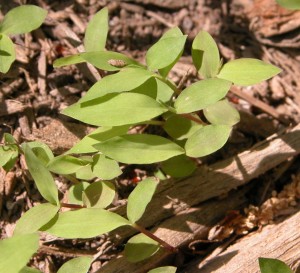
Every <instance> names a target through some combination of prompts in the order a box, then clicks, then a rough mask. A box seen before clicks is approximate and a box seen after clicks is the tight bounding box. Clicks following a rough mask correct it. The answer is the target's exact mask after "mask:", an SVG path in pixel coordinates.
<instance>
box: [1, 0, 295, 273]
mask: <svg viewBox="0 0 300 273" xmlns="http://www.w3.org/2000/svg"><path fill="white" fill-rule="evenodd" d="M20 2H22V3H27V4H35V5H38V6H40V7H42V8H45V9H47V10H48V16H47V19H46V21H45V23H44V24H43V25H42V27H41V28H39V29H38V30H35V31H33V32H32V33H30V34H25V35H18V36H14V37H13V41H14V42H15V44H16V45H17V46H16V52H17V59H16V61H15V63H14V64H13V65H12V67H11V69H10V70H9V72H8V73H7V74H1V73H0V139H1V138H2V136H3V134H4V133H5V132H8V133H12V134H13V135H14V137H15V138H16V139H17V140H18V141H20V142H22V141H31V140H39V141H42V142H45V143H46V144H47V145H49V146H50V148H51V149H52V150H53V152H54V153H55V154H56V155H58V154H61V153H63V152H65V151H67V150H68V149H70V148H71V147H72V146H73V144H75V143H76V142H78V141H79V140H80V139H81V138H82V137H84V136H85V135H86V134H87V133H88V132H90V131H91V130H92V128H91V127H89V126H86V125H84V124H81V123H79V122H76V121H74V120H71V119H70V118H68V117H66V116H63V115H61V114H60V111H61V110H62V109H64V108H66V107H67V106H69V105H71V104H72V103H74V102H76V101H78V100H79V99H80V98H81V97H82V96H83V95H84V94H85V92H86V91H87V90H88V89H89V88H90V87H91V86H92V85H93V84H94V83H95V82H96V81H97V80H98V79H100V75H99V71H97V70H96V69H94V68H92V67H90V66H87V65H85V64H83V65H76V66H75V65H72V66H68V67H62V68H56V69H54V68H53V66H52V64H53V61H54V60H55V59H57V58H59V57H62V56H67V55H70V54H74V53H77V52H78V51H81V50H82V41H83V37H84V31H85V28H86V25H87V22H88V21H89V19H90V18H91V17H92V16H93V14H95V12H97V11H98V10H100V9H101V8H103V7H105V6H106V7H108V9H109V18H110V21H109V25H110V32H109V37H108V43H107V49H109V50H113V51H117V52H122V53H124V54H126V55H128V56H131V57H133V58H136V59H138V60H139V61H141V62H143V63H144V62H145V60H144V57H145V54H146V50H147V49H148V48H149V47H150V46H151V45H152V44H153V43H154V42H155V41H157V40H158V39H159V38H160V37H161V35H162V34H163V33H164V32H165V31H166V30H167V29H169V28H171V27H173V26H179V27H180V29H181V30H182V31H183V32H184V33H185V34H188V41H187V45H186V48H185V51H184V53H183V56H182V58H181V59H180V60H179V62H178V64H176V66H175V67H174V69H173V70H172V71H171V73H170V78H171V79H172V80H173V81H174V82H175V83H176V84H179V83H180V81H181V79H182V78H185V79H186V81H185V85H189V84H190V83H192V82H194V81H195V79H196V77H197V75H196V72H195V70H194V69H193V68H192V59H191V54H190V48H191V44H192V41H193V39H194V37H195V36H196V34H197V33H198V32H199V31H200V30H202V29H203V30H206V31H208V32H209V33H210V34H211V35H212V36H213V37H214V38H215V40H216V41H217V44H218V46H219V49H220V53H221V56H222V58H223V59H224V62H226V61H228V60H231V59H236V58H241V57H249V58H258V59H261V60H264V61H266V62H269V63H272V64H274V65H276V66H278V67H280V68H281V69H282V72H281V73H280V74H279V75H278V76H276V77H274V78H272V79H271V80H269V81H266V82H263V83H261V84H257V85H254V86H252V87H234V88H232V89H231V92H229V94H228V99H229V100H230V101H231V102H232V103H233V104H234V105H235V106H236V108H237V109H238V110H239V111H240V114H241V122H240V123H239V124H238V125H237V126H235V128H234V131H233V133H232V135H231V137H230V139H229V141H228V143H227V144H226V145H225V147H223V148H222V149H221V150H220V151H218V152H217V153H215V154H214V155H212V156H209V157H206V158H204V159H202V161H201V164H208V165H210V164H213V163H214V164H215V163H218V162H220V161H222V160H226V159H227V158H229V157H230V156H234V155H236V154H238V153H241V152H243V151H248V150H251V149H252V147H253V146H254V145H255V144H256V143H258V142H259V141H264V140H266V139H267V138H268V137H269V136H271V135H272V134H275V133H277V132H280V131H282V130H285V129H286V128H289V127H293V126H295V125H296V124H298V123H299V121H300V81H299V78H300V51H299V47H300V31H299V30H300V11H287V10H285V9H283V8H281V7H279V6H278V5H277V4H276V2H275V0H226V1H213V0H173V1H171V0H168V1H167V0H166V1H160V0H128V1H108V0H101V1H100V0H98V1H96V0H77V1H72V0H66V1H56V0H48V1H47V0H32V1H31V0H28V1H26V0H24V1H21V0H20V1H17V0H16V1H10V0H0V7H1V12H0V20H1V19H2V17H3V15H4V14H5V13H6V12H7V11H8V10H10V9H11V8H13V7H15V6H18V5H19V4H20ZM298 152H300V151H298ZM295 154H297V153H295ZM267 156H268V155H266V157H267ZM253 164H255V162H253ZM298 166H299V157H297V156H296V155H293V156H290V157H289V158H288V160H286V161H285V162H283V163H281V164H279V165H278V166H277V167H276V168H274V167H272V168H271V169H269V170H268V171H267V172H265V173H264V174H260V176H257V177H255V178H253V179H251V181H250V182H251V186H249V185H248V186H247V188H246V200H245V201H243V206H242V207H241V206H240V204H239V207H237V208H236V209H237V210H239V211H240V213H241V214H243V215H242V216H241V217H242V218H243V219H244V220H243V221H246V220H245V219H248V218H247V217H249V211H250V212H251V211H252V213H254V212H253V209H252V208H253V206H258V207H259V206H261V205H262V204H265V205H264V206H267V205H266V204H268V203H264V202H269V201H267V200H270V198H275V197H276V198H277V197H278V196H279V195H278V192H280V191H282V189H283V188H284V187H285V185H287V184H290V183H294V184H291V185H293V186H291V187H292V189H291V190H290V191H292V192H293V191H296V190H295V187H296V189H297V187H298V188H299V186H297V185H298V184H297V183H299V181H298V180H297V179H296V178H295V177H298V171H299V167H298ZM124 168H125V169H124V170H125V171H124V174H123V175H122V176H121V177H120V178H119V179H118V181H117V184H118V185H119V188H120V195H119V200H117V201H116V204H117V205H120V204H123V203H125V202H126V197H127V196H128V193H129V192H130V191H131V190H132V188H133V187H134V186H135V184H136V183H137V182H138V181H139V179H141V178H143V177H145V176H147V175H151V173H152V171H153V168H152V167H151V168H149V167H144V166H124ZM292 177H293V178H292ZM299 180H300V179H299ZM295 181H296V182H295ZM297 181H298V182H297ZM56 182H57V184H58V186H59V189H60V191H61V192H62V194H64V193H65V192H66V191H67V189H68V187H69V186H70V183H69V182H68V181H66V180H64V179H62V178H60V177H58V178H57V181H56ZM295 185H296V186H295ZM293 187H294V188H293ZM220 195H221V194H220ZM281 196H283V197H282V198H288V197H290V195H288V197H286V195H284V194H282V195H281ZM219 197H222V196H219ZM299 197H300V192H299V194H298V195H297V194H295V195H293V198H292V199H293V201H294V203H293V204H292V205H291V206H292V207H294V208H296V209H294V210H290V214H295V213H296V211H297V208H299V206H298V205H299ZM278 198H279V197H278ZM279 199H280V198H279ZM289 200H290V199H289ZM290 201H291V200H290ZM40 202H43V199H42V197H41V196H40V194H39V193H38V191H37V190H36V188H35V187H34V185H33V182H32V180H31V179H30V177H29V175H28V172H27V171H26V166H25V165H24V159H22V158H21V159H20V161H19V162H17V164H16V167H15V168H14V169H13V170H12V171H10V172H8V173H5V172H4V170H1V172H0V216H1V218H0V238H6V237H10V236H11V235H12V234H13V229H14V226H15V222H16V220H17V219H19V218H20V216H21V215H22V213H23V212H25V211H26V210H28V209H29V208H31V207H32V206H33V205H36V204H38V203H40ZM250 204H251V205H252V206H250V207H249V205H250ZM194 205H197V204H194ZM194 205H193V206H194ZM262 207H263V206H262ZM244 209H246V212H247V213H244ZM250 214H251V213H250ZM254 214H255V213H254ZM226 215H227V214H226V212H225V213H223V212H222V214H221V219H222V218H224V219H227V218H226V217H227V216H226ZM277 216H282V215H281V214H280V213H279V214H278V215H276V214H274V217H271V218H268V217H267V219H265V218H264V220H266V221H265V222H259V223H256V226H255V227H252V228H251V229H250V228H249V230H247V232H246V233H248V232H250V230H252V229H257V228H260V227H262V226H263V225H267V224H268V223H270V222H272V221H275V220H276V217H277ZM239 219H241V218H239ZM243 223H244V222H243ZM152 225H153V223H152ZM239 228H240V227H239ZM229 233H230V232H229ZM231 234H232V233H230V234H229V235H228V236H230V235H231ZM223 239H224V238H222V240H223ZM219 241H220V240H219ZM42 242H43V246H42V247H41V249H40V251H39V253H38V254H37V255H36V256H35V257H34V258H33V259H32V261H31V265H32V266H35V267H36V268H39V269H40V270H42V271H43V272H45V273H52V272H57V270H58V268H59V267H60V266H61V265H62V264H63V263H64V262H65V261H67V260H68V259H70V258H72V257H77V256H82V255H95V257H96V259H95V261H94V263H93V265H92V267H91V270H90V272H96V271H97V270H99V269H101V268H102V267H103V266H104V265H105V264H106V263H109V262H110V261H111V260H113V259H114V258H115V257H116V256H117V255H119V253H120V252H121V251H122V249H123V246H122V243H118V244H116V243H114V240H113V239H112V237H111V236H109V235H104V236H100V237H99V238H96V239H90V240H59V239H57V238H50V237H49V236H43V237H42ZM233 243H234V240H232V242H231V244H233ZM191 245H192V246H193V247H194V248H195V245H197V242H196V241H195V242H194V244H191ZM209 251H210V252H211V251H212V249H211V248H209V249H208V252H206V253H205V254H209V253H210V252H209ZM193 255H195V256H192V257H191V256H190V254H189V255H187V257H185V258H183V260H184V262H183V263H182V264H186V263H188V262H191V261H192V260H193V258H195V257H197V251H196V252H195V253H194V254H193ZM201 255H203V253H202V252H201ZM182 264H181V265H182ZM199 272H200V271H199Z"/></svg>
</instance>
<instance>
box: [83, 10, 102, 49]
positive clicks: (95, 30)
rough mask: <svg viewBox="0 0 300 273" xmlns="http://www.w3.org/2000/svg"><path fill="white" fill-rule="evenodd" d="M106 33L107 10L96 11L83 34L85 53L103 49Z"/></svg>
mask: <svg viewBox="0 0 300 273" xmlns="http://www.w3.org/2000/svg"><path fill="white" fill-rule="evenodd" d="M107 33H108V9H107V8H103V9H101V10H100V11H98V12H97V13H96V14H95V15H94V16H93V18H92V19H91V20H90V21H89V23H88V25H87V28H86V30H85V34H84V48H85V51H86V52H89V51H99V50H103V49H104V48H105V44H106V39H107Z"/></svg>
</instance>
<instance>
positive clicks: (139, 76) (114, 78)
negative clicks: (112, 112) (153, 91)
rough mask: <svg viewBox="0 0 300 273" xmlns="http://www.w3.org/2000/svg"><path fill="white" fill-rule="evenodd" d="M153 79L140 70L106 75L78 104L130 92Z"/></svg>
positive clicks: (149, 74)
mask: <svg viewBox="0 0 300 273" xmlns="http://www.w3.org/2000/svg"><path fill="white" fill-rule="evenodd" d="M151 77H153V73H152V72H150V71H148V70H145V69H142V68H138V67H135V68H132V67H128V68H125V69H123V70H122V71H120V72H118V73H116V74H112V75H108V76H106V77H104V78H103V79H101V80H100V81H98V82H96V83H95V84H94V85H93V86H92V87H91V88H90V89H89V90H88V92H87V93H86V95H85V96H84V97H83V98H82V99H80V101H79V102H80V103H83V102H86V101H90V100H93V99H96V98H100V97H103V96H104V95H107V94H110V93H121V92H125V91H131V90H133V89H135V88H137V87H139V86H141V85H142V84H143V83H145V82H146V81H147V80H149V79H150V78H151Z"/></svg>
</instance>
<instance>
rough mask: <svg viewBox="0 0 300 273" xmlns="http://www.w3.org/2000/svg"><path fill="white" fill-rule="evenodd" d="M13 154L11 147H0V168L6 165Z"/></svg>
mask: <svg viewBox="0 0 300 273" xmlns="http://www.w3.org/2000/svg"><path fill="white" fill-rule="evenodd" d="M15 153H16V151H15V150H14V149H13V148H12V147H11V145H3V146H0V167H2V166H4V165H6V164H7V162H8V161H9V160H10V159H11V158H12V157H13V156H14V155H15ZM17 154H18V153H17Z"/></svg>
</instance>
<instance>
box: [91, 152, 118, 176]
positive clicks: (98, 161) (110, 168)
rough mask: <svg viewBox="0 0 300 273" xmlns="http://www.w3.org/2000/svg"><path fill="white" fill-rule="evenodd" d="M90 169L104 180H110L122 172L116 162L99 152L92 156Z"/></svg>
mask: <svg viewBox="0 0 300 273" xmlns="http://www.w3.org/2000/svg"><path fill="white" fill-rule="evenodd" d="M92 170H93V173H94V175H96V176H97V177H99V178H101V179H106V180H111V179H113V178H115V177H117V176H119V175H120V174H121V173H122V171H121V169H120V167H119V164H118V162H116V161H115V160H113V159H110V158H107V157H106V156H105V155H100V154H97V155H95V156H94V162H93V165H92Z"/></svg>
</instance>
